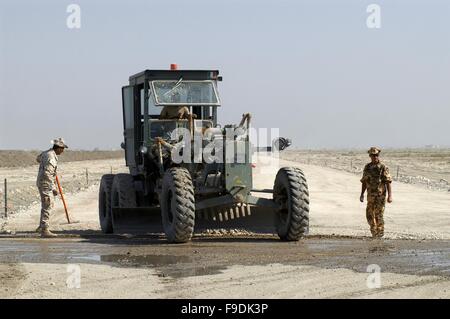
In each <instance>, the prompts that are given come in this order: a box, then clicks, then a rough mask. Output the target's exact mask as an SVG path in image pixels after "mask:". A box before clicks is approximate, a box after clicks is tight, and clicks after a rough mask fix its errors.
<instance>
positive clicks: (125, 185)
mask: <svg viewBox="0 0 450 319" xmlns="http://www.w3.org/2000/svg"><path fill="white" fill-rule="evenodd" d="M112 207H117V208H135V207H136V190H135V189H134V179H133V176H132V175H130V174H117V175H115V176H114V180H113V183H112V187H111V208H112ZM111 216H112V226H113V230H116V229H117V228H118V223H119V221H117V220H116V219H115V216H114V214H113V213H112V210H111Z"/></svg>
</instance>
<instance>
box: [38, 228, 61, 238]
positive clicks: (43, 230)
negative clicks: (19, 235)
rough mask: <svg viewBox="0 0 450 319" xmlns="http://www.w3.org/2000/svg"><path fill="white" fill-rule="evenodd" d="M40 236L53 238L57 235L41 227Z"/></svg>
mask: <svg viewBox="0 0 450 319" xmlns="http://www.w3.org/2000/svg"><path fill="white" fill-rule="evenodd" d="M41 237H42V238H55V237H58V235H56V234H53V233H52V232H51V231H50V230H49V229H48V228H42V231H41Z"/></svg>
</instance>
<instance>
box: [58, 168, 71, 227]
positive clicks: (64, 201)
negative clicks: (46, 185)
mask: <svg viewBox="0 0 450 319" xmlns="http://www.w3.org/2000/svg"><path fill="white" fill-rule="evenodd" d="M56 184H58V191H59V195H60V196H61V199H62V202H63V205H64V210H65V211H66V217H67V222H68V223H69V224H70V218H69V212H68V210H67V204H66V200H65V199H64V194H63V191H62V187H61V183H60V182H59V178H58V175H56Z"/></svg>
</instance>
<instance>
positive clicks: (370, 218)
mask: <svg viewBox="0 0 450 319" xmlns="http://www.w3.org/2000/svg"><path fill="white" fill-rule="evenodd" d="M385 205H386V197H384V196H383V197H382V196H367V208H366V218H367V223H369V226H370V232H371V233H372V236H373V237H383V235H384V219H383V214H384V206H385Z"/></svg>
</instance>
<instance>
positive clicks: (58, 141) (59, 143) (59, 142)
mask: <svg viewBox="0 0 450 319" xmlns="http://www.w3.org/2000/svg"><path fill="white" fill-rule="evenodd" d="M52 144H53V145H56V146H58V147H62V148H69V146H67V145H66V143H65V142H64V140H63V138H62V137H59V138H55V139H54V140H52Z"/></svg>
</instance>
